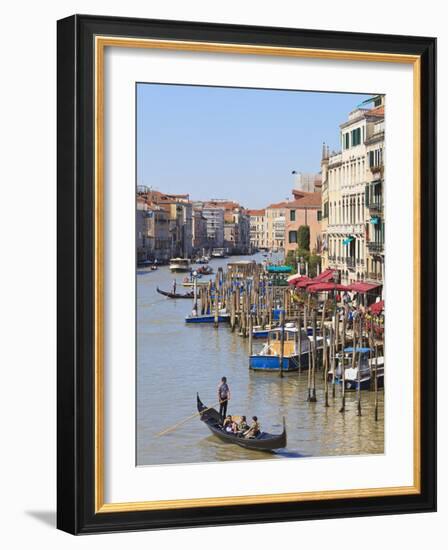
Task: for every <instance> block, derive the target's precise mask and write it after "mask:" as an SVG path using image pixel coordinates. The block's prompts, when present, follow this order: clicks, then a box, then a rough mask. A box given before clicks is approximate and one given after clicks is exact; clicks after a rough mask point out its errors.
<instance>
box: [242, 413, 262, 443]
mask: <svg viewBox="0 0 448 550" xmlns="http://www.w3.org/2000/svg"><path fill="white" fill-rule="evenodd" d="M243 435H244V437H246V438H248V439H254V438H255V437H257V436H258V435H260V423H259V422H258V417H256V416H253V417H252V424H251V425H250V428H249V429H248V430H246V431H245V432H244V434H243Z"/></svg>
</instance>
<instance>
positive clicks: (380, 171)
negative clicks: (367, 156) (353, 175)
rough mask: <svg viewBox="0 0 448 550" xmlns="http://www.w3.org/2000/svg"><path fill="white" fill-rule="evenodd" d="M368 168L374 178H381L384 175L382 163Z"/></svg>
mask: <svg viewBox="0 0 448 550" xmlns="http://www.w3.org/2000/svg"><path fill="white" fill-rule="evenodd" d="M369 168H370V171H371V172H372V174H373V175H374V176H375V175H380V176H381V177H382V176H383V174H384V164H383V163H382V162H380V163H379V164H375V165H374V166H369Z"/></svg>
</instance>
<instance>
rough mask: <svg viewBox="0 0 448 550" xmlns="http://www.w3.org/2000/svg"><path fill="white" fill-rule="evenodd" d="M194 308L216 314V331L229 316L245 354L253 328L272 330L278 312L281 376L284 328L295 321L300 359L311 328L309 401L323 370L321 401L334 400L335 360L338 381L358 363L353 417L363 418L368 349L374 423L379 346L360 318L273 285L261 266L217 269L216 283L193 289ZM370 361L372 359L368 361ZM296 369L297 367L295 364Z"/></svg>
mask: <svg viewBox="0 0 448 550" xmlns="http://www.w3.org/2000/svg"><path fill="white" fill-rule="evenodd" d="M195 307H196V308H197V309H198V312H199V313H200V314H202V315H204V314H214V324H215V327H218V325H219V314H220V312H221V311H225V312H226V313H228V314H229V315H230V328H231V330H232V331H235V330H238V332H239V334H240V335H241V336H242V337H244V338H248V339H249V354H250V355H252V351H253V332H252V329H253V327H254V326H258V327H260V328H273V327H274V324H275V320H274V311H275V310H277V311H278V312H279V322H278V326H279V327H280V329H281V331H280V335H281V337H280V354H279V376H281V377H283V376H284V370H283V359H284V342H285V324H286V323H291V322H292V323H294V325H295V327H296V328H297V329H298V330H297V332H296V334H297V348H298V356H299V358H301V357H302V349H301V348H302V338H301V337H300V334H303V333H304V334H307V333H308V329H309V327H310V326H311V328H312V340H311V346H310V347H311V349H310V354H309V359H308V361H309V364H308V393H307V401H308V402H310V403H314V402H316V401H317V397H316V373H317V371H318V370H320V371H321V373H322V377H323V380H324V403H325V406H326V407H328V406H329V394H330V391H331V394H332V397H333V398H336V383H335V378H336V376H335V373H336V361H337V359H338V358H339V363H340V367H341V373H340V375H341V380H342V381H345V369H346V368H347V367H352V368H354V367H356V365H358V380H357V387H358V389H357V414H358V415H359V416H361V415H362V401H361V393H362V392H361V389H360V386H361V379H360V377H361V356H362V353H361V351H360V348H363V347H364V345H366V346H368V347H369V349H370V351H369V359H370V361H369V364H370V365H372V364H373V368H372V373H371V380H372V379H373V382H374V383H373V387H372V384H371V385H370V390H371V391H374V392H375V405H374V415H375V420H378V377H377V371H378V353H379V349H378V348H379V347H380V346H382V342H380V341H378V340H377V339H376V338H375V335H374V332H373V325H372V324H371V326H370V329H368V328H367V324H366V323H365V320H364V318H363V316H362V315H361V314H359V315H357V316H356V318H354V319H353V320H352V321H351V322H350V323H349V322H348V319H347V315H346V312H345V310H344V308H339V309H338V307H337V303H336V301H335V300H332V299H328V298H327V299H325V300H324V301H323V302H322V301H321V302H319V301H318V300H317V299H316V298H314V297H312V296H311V294H306V293H305V291H299V294H297V291H296V290H295V289H292V288H290V287H287V286H274V285H272V283H271V280H270V278H269V276H268V274H267V273H266V272H265V270H264V268H263V266H261V265H259V264H244V265H243V266H238V265H237V264H233V266H232V264H231V265H230V266H229V269H228V270H227V271H226V272H224V271H223V270H222V268H219V269H218V272H217V273H216V276H215V280H214V281H210V283H209V284H208V285H201V286H200V287H199V289H195ZM318 333H320V335H321V336H322V346H323V349H322V353H318V349H317V335H318ZM349 344H350V345H351V346H352V350H353V351H352V353H351V356H349V357H346V353H345V352H344V349H345V348H346V346H347V345H349ZM372 359H373V360H372ZM298 367H299V371H300V370H301V365H300V361H299V365H298ZM330 371H331V372H332V373H333V376H332V381H331V390H330V384H329V372H330ZM340 386H341V408H340V412H341V413H344V412H345V411H346V395H345V393H346V388H345V383H341V384H340Z"/></svg>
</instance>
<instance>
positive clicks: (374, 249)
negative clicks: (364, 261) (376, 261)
mask: <svg viewBox="0 0 448 550" xmlns="http://www.w3.org/2000/svg"><path fill="white" fill-rule="evenodd" d="M367 248H368V249H369V252H370V253H371V254H382V253H383V250H384V243H382V242H376V241H369V242H368V243H367Z"/></svg>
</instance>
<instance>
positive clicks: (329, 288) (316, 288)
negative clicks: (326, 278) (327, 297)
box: [306, 283, 348, 292]
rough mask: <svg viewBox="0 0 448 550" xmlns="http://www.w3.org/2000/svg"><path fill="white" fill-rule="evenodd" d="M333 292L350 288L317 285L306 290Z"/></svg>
mask: <svg viewBox="0 0 448 550" xmlns="http://www.w3.org/2000/svg"><path fill="white" fill-rule="evenodd" d="M333 290H348V287H346V286H344V285H338V284H336V283H317V284H312V285H310V286H309V287H308V288H307V289H306V291H307V292H330V291H333Z"/></svg>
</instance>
